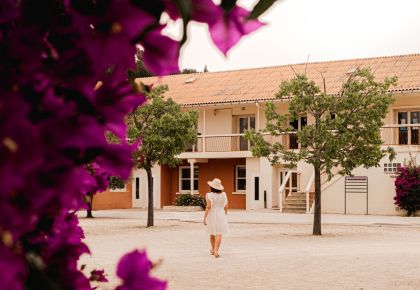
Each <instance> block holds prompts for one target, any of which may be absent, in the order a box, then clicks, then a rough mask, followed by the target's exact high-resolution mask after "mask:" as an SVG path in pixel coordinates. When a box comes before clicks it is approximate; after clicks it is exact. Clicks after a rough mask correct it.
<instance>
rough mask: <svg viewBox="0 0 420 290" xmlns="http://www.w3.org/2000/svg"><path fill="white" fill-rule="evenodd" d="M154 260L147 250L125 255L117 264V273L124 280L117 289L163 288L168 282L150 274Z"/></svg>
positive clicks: (148, 289)
mask: <svg viewBox="0 0 420 290" xmlns="http://www.w3.org/2000/svg"><path fill="white" fill-rule="evenodd" d="M152 266H153V264H152V262H151V261H150V260H149V258H148V257H147V255H146V252H140V251H137V250H134V251H132V252H130V253H128V254H126V255H125V256H123V257H122V258H121V260H120V262H119V263H118V266H117V275H118V277H120V278H121V280H122V281H123V283H122V285H120V286H118V287H117V289H116V290H133V289H137V290H163V289H166V282H165V281H161V280H159V279H157V278H154V277H151V276H150V270H151V269H152Z"/></svg>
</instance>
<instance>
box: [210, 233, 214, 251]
mask: <svg viewBox="0 0 420 290" xmlns="http://www.w3.org/2000/svg"><path fill="white" fill-rule="evenodd" d="M214 241H215V237H214V235H210V245H211V249H210V252H211V254H212V255H213V254H214Z"/></svg>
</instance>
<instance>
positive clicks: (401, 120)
mask: <svg viewBox="0 0 420 290" xmlns="http://www.w3.org/2000/svg"><path fill="white" fill-rule="evenodd" d="M405 124H408V112H398V125H405ZM398 131H399V132H398V144H400V145H404V144H408V127H399V128H398Z"/></svg>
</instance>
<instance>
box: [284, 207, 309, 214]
mask: <svg viewBox="0 0 420 290" xmlns="http://www.w3.org/2000/svg"><path fill="white" fill-rule="evenodd" d="M283 212H284V213H306V209H289V208H284V209H283Z"/></svg>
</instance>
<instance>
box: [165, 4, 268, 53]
mask: <svg viewBox="0 0 420 290" xmlns="http://www.w3.org/2000/svg"><path fill="white" fill-rule="evenodd" d="M164 3H165V5H166V7H167V9H168V14H169V16H170V17H171V18H172V19H178V18H179V17H180V15H179V13H178V11H177V10H176V6H175V4H174V3H173V2H172V1H170V0H165V1H164ZM249 14H250V11H248V10H246V9H245V8H242V7H240V6H238V5H235V6H234V7H233V8H232V9H231V10H230V11H225V10H224V9H223V8H222V7H220V6H218V5H216V4H215V3H214V2H213V1H212V0H196V1H193V2H192V13H191V20H193V21H197V22H202V23H207V24H208V26H209V30H210V35H211V38H212V40H213V42H214V44H215V45H216V46H217V48H219V50H220V51H221V52H223V54H225V55H226V54H227V53H228V51H229V50H230V49H231V48H232V47H233V46H235V44H237V43H238V41H239V40H240V39H241V38H242V37H243V36H245V35H247V34H250V33H251V32H253V31H255V30H257V29H258V28H260V27H261V26H263V25H264V23H262V22H260V21H259V20H249V19H247V17H248V16H249Z"/></svg>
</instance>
